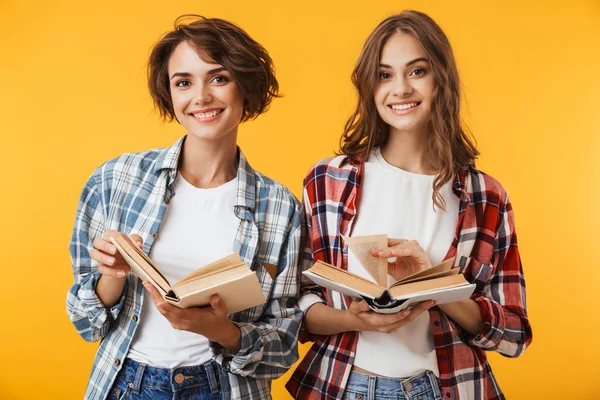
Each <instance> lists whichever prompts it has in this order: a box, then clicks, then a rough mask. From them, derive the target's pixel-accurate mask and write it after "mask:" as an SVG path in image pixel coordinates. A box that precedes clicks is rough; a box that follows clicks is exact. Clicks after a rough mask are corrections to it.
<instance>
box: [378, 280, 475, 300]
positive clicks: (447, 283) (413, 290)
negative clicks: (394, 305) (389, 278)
mask: <svg viewBox="0 0 600 400" xmlns="http://www.w3.org/2000/svg"><path fill="white" fill-rule="evenodd" d="M468 284H469V282H468V281H467V280H466V279H465V277H464V276H463V275H462V274H454V275H450V276H443V277H441V278H435V279H427V280H424V281H417V282H410V283H405V284H403V285H399V286H394V287H392V288H391V289H390V292H391V293H392V296H394V298H395V299H399V298H404V297H411V296H414V295H415V294H418V293H421V292H428V291H432V290H439V289H446V288H452V287H457V286H463V285H468Z"/></svg>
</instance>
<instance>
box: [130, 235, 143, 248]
mask: <svg viewBox="0 0 600 400" xmlns="http://www.w3.org/2000/svg"><path fill="white" fill-rule="evenodd" d="M129 238H130V239H131V240H132V241H133V243H135V244H136V245H137V246H138V247H139V248H142V247H143V246H144V239H142V237H141V236H140V235H136V234H132V235H129Z"/></svg>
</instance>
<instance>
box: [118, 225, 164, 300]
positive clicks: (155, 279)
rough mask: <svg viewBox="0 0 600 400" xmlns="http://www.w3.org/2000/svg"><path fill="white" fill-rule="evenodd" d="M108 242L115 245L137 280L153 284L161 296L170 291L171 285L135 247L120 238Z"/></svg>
mask: <svg viewBox="0 0 600 400" xmlns="http://www.w3.org/2000/svg"><path fill="white" fill-rule="evenodd" d="M110 241H111V242H112V244H114V245H115V247H116V248H117V250H118V251H119V253H121V255H122V256H123V258H124V259H125V262H126V263H127V264H128V265H129V267H130V268H131V270H132V271H133V273H134V274H135V275H136V276H137V277H138V278H140V279H141V280H142V281H144V282H145V281H150V282H152V283H154V284H155V285H156V286H157V289H158V291H159V292H161V294H162V295H163V296H164V295H165V294H166V293H167V292H169V290H171V285H170V284H169V281H168V280H167V278H165V276H164V275H163V274H162V273H161V272H160V270H159V269H158V267H156V266H155V265H154V263H153V262H152V260H150V259H149V258H148V256H146V254H144V252H143V251H142V250H140V249H139V248H138V247H137V246H136V245H134V244H132V243H131V242H129V241H128V240H127V239H125V238H122V237H120V236H117V237H111V238H110Z"/></svg>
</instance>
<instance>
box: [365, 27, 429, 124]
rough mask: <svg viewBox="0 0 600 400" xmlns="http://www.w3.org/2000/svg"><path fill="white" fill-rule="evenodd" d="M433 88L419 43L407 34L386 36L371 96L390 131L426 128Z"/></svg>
mask: <svg viewBox="0 0 600 400" xmlns="http://www.w3.org/2000/svg"><path fill="white" fill-rule="evenodd" d="M434 89H435V80H434V76H433V71H432V70H431V65H430V63H429V60H428V59H427V56H426V55H425V52H424V51H423V48H422V47H421V45H420V44H419V42H417V40H416V39H415V38H414V36H412V35H410V34H408V33H403V32H397V33H394V34H393V35H392V36H390V38H389V39H388V40H387V42H386V43H385V45H384V46H383V49H382V51H381V59H380V60H379V84H378V85H377V88H376V90H375V96H374V97H375V105H376V107H377V112H378V113H379V116H380V117H381V119H382V120H383V121H384V122H385V123H387V124H388V125H389V126H390V133H393V132H394V131H415V130H423V129H427V126H428V124H429V121H430V119H431V108H432V102H433V96H434Z"/></svg>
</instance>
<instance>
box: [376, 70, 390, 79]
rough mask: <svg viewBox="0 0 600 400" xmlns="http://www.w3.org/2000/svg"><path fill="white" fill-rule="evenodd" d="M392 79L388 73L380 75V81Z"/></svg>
mask: <svg viewBox="0 0 600 400" xmlns="http://www.w3.org/2000/svg"><path fill="white" fill-rule="evenodd" d="M391 77H392V75H391V74H389V73H387V72H380V73H379V79H380V80H385V79H390V78H391Z"/></svg>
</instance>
